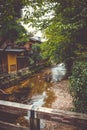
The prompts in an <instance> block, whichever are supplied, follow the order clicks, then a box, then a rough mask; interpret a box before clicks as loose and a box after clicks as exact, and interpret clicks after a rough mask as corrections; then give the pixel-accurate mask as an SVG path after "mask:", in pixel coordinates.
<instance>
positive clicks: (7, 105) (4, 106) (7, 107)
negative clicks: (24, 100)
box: [0, 100, 32, 115]
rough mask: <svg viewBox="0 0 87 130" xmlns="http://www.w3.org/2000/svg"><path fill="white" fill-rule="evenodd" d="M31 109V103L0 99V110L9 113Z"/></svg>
mask: <svg viewBox="0 0 87 130" xmlns="http://www.w3.org/2000/svg"><path fill="white" fill-rule="evenodd" d="M31 109H32V105H26V104H21V103H16V102H9V101H3V100H0V111H3V112H8V113H10V114H18V115H20V114H23V113H27V112H28V111H29V110H31Z"/></svg>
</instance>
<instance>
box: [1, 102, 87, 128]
mask: <svg viewBox="0 0 87 130" xmlns="http://www.w3.org/2000/svg"><path fill="white" fill-rule="evenodd" d="M0 112H2V113H3V112H7V113H9V115H10V114H17V115H23V114H25V113H28V112H30V117H29V124H30V125H29V127H24V126H18V125H15V124H11V123H8V122H4V121H0V128H4V129H6V130H40V120H41V119H44V120H49V121H55V122H61V123H65V124H68V125H73V126H76V127H80V128H82V130H87V114H81V113H75V112H69V111H63V110H57V109H50V108H45V107H35V106H33V105H26V104H20V103H15V102H9V101H3V100H0Z"/></svg>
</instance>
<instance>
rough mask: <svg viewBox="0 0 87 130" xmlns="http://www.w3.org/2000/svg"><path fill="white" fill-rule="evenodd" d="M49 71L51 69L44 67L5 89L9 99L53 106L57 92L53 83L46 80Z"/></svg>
mask: <svg viewBox="0 0 87 130" xmlns="http://www.w3.org/2000/svg"><path fill="white" fill-rule="evenodd" d="M49 73H50V70H49V69H44V70H42V71H41V72H39V73H36V74H34V75H33V76H32V77H31V78H27V79H26V80H24V81H22V82H20V83H18V84H17V85H16V86H12V87H10V88H8V89H5V92H6V93H7V94H8V95H9V96H8V97H7V100H9V101H15V102H20V103H26V104H30V105H31V104H32V105H35V106H37V107H38V106H45V107H51V104H52V102H53V101H54V100H55V94H54V92H53V91H52V87H53V83H51V82H47V80H46V77H47V76H48V75H49Z"/></svg>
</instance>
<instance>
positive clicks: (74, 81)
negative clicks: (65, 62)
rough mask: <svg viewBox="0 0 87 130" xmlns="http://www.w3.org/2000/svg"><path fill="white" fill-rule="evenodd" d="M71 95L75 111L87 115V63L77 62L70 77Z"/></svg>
mask: <svg viewBox="0 0 87 130" xmlns="http://www.w3.org/2000/svg"><path fill="white" fill-rule="evenodd" d="M69 89H70V93H71V96H72V97H73V104H74V106H75V111H77V112H82V113H87V62H85V61H79V62H76V63H75V64H74V66H73V69H72V75H71V77H70V86H69Z"/></svg>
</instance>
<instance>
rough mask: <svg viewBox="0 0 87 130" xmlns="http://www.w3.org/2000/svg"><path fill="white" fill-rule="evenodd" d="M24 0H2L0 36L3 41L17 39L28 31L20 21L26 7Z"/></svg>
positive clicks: (0, 5) (0, 2) (0, 3)
mask: <svg viewBox="0 0 87 130" xmlns="http://www.w3.org/2000/svg"><path fill="white" fill-rule="evenodd" d="M24 5H25V3H24V0H5V1H3V0H0V37H1V42H2V43H3V42H4V41H6V40H8V39H9V40H10V41H15V40H17V38H18V37H22V35H23V34H24V33H25V34H26V31H25V29H24V28H23V26H22V25H21V24H20V23H19V21H18V20H19V19H20V18H21V15H22V12H21V9H22V8H23V7H24Z"/></svg>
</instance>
